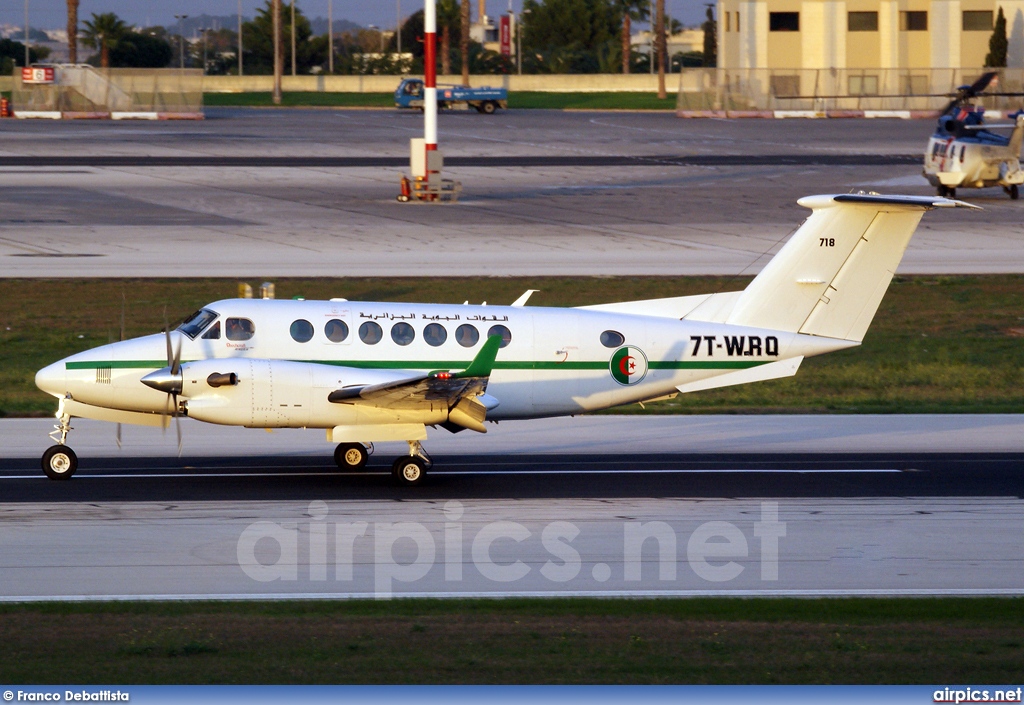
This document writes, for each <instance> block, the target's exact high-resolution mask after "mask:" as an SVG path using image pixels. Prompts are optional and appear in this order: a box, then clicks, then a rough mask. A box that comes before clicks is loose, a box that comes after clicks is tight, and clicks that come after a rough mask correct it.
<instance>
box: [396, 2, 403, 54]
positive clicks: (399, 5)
mask: <svg viewBox="0 0 1024 705" xmlns="http://www.w3.org/2000/svg"><path fill="white" fill-rule="evenodd" d="M395 17H396V20H395V22H396V24H395V27H396V29H395V41H396V42H398V44H397V47H398V61H399V62H401V61H402V0H395Z"/></svg>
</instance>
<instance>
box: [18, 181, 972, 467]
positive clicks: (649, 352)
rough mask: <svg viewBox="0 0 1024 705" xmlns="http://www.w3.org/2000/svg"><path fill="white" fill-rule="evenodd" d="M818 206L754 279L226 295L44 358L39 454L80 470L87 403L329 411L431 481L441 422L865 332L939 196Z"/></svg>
mask: <svg viewBox="0 0 1024 705" xmlns="http://www.w3.org/2000/svg"><path fill="white" fill-rule="evenodd" d="M799 203H800V204H801V205H803V206H805V207H807V208H810V209H811V210H812V213H811V215H810V217H809V218H808V219H807V220H806V221H805V222H804V223H803V225H802V226H801V227H800V229H799V230H798V231H797V232H796V233H795V234H794V235H793V237H792V238H790V240H789V242H788V243H786V245H785V246H784V247H783V248H782V249H781V250H780V251H779V253H778V254H777V255H776V256H775V257H774V258H773V259H772V260H771V261H770V262H769V263H768V265H767V266H766V267H765V268H764V270H763V271H762V272H761V273H760V274H759V275H757V277H756V278H755V279H754V280H753V281H752V282H751V283H750V285H749V286H748V287H747V288H746V289H745V290H743V291H735V292H729V293H718V294H706V295H700V296H683V297H677V298H667V299H652V300H647V301H628V302H624V303H613V304H603V305H598V306H583V307H580V308H569V309H562V308H542V307H529V308H527V307H525V306H524V304H525V300H526V298H527V295H528V294H529V292H528V294H527V295H524V296H523V297H521V298H520V300H519V301H517V302H516V303H514V304H512V305H511V306H486V305H485V306H470V305H461V306H459V305H447V304H405V303H370V302H355V301H346V300H344V299H336V300H330V301H297V300H293V301H283V300H261V299H226V300H223V301H217V302H214V303H211V304H209V305H208V306H205V307H204V308H203V309H201V310H200V311H197V312H196V313H194V314H193V315H191V316H189V317H188V318H187V319H186V320H185V322H184V323H182V324H181V325H180V326H179V327H178V328H177V329H176V330H175V331H173V332H165V333H164V334H158V335H150V336H146V337H142V338H136V339H134V340H127V341H124V342H120V343H113V344H110V345H104V346H102V347H98V348H94V349H92V350H87V351H85V352H82V353H79V354H77V355H72V356H71V357H68V358H65V359H63V360H61V361H60V362H57V363H54V364H52V365H50V366H49V367H46V368H44V369H42V370H40V371H39V373H38V374H37V375H36V384H37V385H38V386H39V388H40V389H42V390H44V391H46V392H48V393H50V394H52V395H53V396H55V397H57V398H58V399H59V400H60V401H59V404H58V409H57V419H58V422H59V423H58V424H57V426H56V427H55V430H54V432H53V433H52V434H51V437H53V438H54V440H55V441H57V442H58V445H55V446H52V447H51V448H49V449H48V450H47V451H46V452H45V453H44V454H43V458H42V466H43V470H44V471H45V472H46V474H47V475H48V476H49V477H50V478H51V479H54V480H67V479H69V478H70V477H71V475H72V474H74V472H75V469H76V468H77V466H78V459H77V457H76V456H75V453H74V451H72V450H71V448H69V447H68V446H67V445H66V442H67V436H68V431H69V430H70V429H71V426H70V422H71V419H72V418H73V417H82V418H89V419H100V420H104V421H112V422H116V423H130V424H144V425H152V426H160V425H166V423H167V419H168V416H171V415H175V416H189V417H191V418H193V419H197V420H199V421H206V422H209V423H215V424H227V425H237V426H245V427H255V428H307V427H312V428H323V429H326V430H327V440H328V441H330V442H334V443H338V444H339V445H338V446H337V449H336V451H335V454H334V457H335V460H336V462H337V464H338V466H339V467H341V468H343V469H345V468H348V469H355V468H359V467H362V466H363V465H364V464H365V463H366V460H367V456H368V454H369V452H370V449H371V448H372V446H371V445H370V444H372V443H374V442H380V441H406V442H408V444H409V454H408V455H405V456H402V457H400V458H398V460H396V461H395V463H394V465H393V467H392V472H393V475H394V477H395V479H396V480H397V481H398V482H399V483H402V484H409V485H414V484H417V483H419V482H421V481H422V480H423V478H424V477H425V475H426V472H427V470H428V469H429V468H430V465H431V462H430V458H429V456H428V455H427V454H426V453H425V452H424V450H423V448H422V446H421V445H420V441H422V440H424V439H425V438H426V437H427V430H426V429H427V426H431V427H438V426H440V427H442V428H445V429H447V430H449V431H452V432H458V431H462V430H464V429H471V430H473V431H478V432H481V433H483V432H486V430H487V429H486V426H485V423H486V422H489V421H504V420H511V419H530V418H538V417H548V416H562V415H568V414H579V413H583V412H587V411H596V410H598V409H607V408H609V407H613V406H618V405H620V404H629V403H633V402H643V401H648V400H653V399H657V398H661V397H665V396H667V395H674V394H677V393H679V392H693V391H699V390H703V389H712V388H715V387H724V386H729V385H734V384H742V383H746V382H756V381H759V380H767V379H774V378H778V377H788V376H790V375H793V374H795V373H796V371H797V368H798V367H799V366H800V362H801V361H802V360H803V359H804V358H805V357H810V356H812V355H821V354H822V353H827V352H832V351H834V350H842V349H844V348H849V347H853V346H856V345H858V344H860V342H861V341H862V340H863V338H864V333H865V332H866V331H867V328H868V325H869V324H870V323H871V319H872V318H873V317H874V314H875V311H876V310H877V309H878V305H879V303H880V302H881V300H882V296H883V295H884V293H885V290H886V288H887V287H888V284H889V281H890V280H891V278H892V276H893V273H894V272H895V271H896V267H897V265H898V264H899V262H900V259H901V258H902V256H903V252H904V250H905V249H906V247H907V244H908V243H909V241H910V238H911V236H912V235H913V233H914V230H915V229H916V228H917V224H918V222H919V221H920V219H921V216H922V214H923V212H924V211H926V210H929V209H931V208H947V207H957V206H967V207H973V206H969V205H968V204H966V203H963V202H960V201H954V200H950V199H945V198H937V197H914V196H880V195H877V194H847V195H838V196H811V197H808V198H804V199H801V200H800V201H799Z"/></svg>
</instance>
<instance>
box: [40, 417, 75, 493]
mask: <svg viewBox="0 0 1024 705" xmlns="http://www.w3.org/2000/svg"><path fill="white" fill-rule="evenodd" d="M57 421H58V423H57V424H55V425H54V427H53V430H52V431H51V432H50V438H52V439H53V441H54V442H55V443H56V444H57V445H53V446H50V447H49V448H47V449H46V451H45V452H44V453H43V457H42V466H43V472H44V473H46V476H47V477H48V478H50V479H51V480H70V479H71V476H72V475H74V474H75V470H77V469H78V456H77V455H75V451H73V450H71V449H70V448H69V447H68V446H67V445H66V444H67V440H68V431H70V430H71V417H70V416H69V415H68V414H67V413H65V411H64V400H63V399H61V402H60V405H59V406H58V407H57Z"/></svg>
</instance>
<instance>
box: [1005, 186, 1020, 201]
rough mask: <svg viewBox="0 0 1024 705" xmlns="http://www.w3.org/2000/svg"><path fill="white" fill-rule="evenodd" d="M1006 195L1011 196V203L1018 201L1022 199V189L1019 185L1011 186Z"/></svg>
mask: <svg viewBox="0 0 1024 705" xmlns="http://www.w3.org/2000/svg"><path fill="white" fill-rule="evenodd" d="M1006 193H1008V194H1009V195H1010V200H1011V201H1016V200H1017V199H1018V198H1020V188H1019V187H1018V186H1017V184H1010V188H1008V189H1006Z"/></svg>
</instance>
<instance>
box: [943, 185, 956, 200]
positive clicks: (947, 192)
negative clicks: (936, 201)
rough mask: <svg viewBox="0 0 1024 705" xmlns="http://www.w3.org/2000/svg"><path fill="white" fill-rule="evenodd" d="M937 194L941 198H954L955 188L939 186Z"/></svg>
mask: <svg viewBox="0 0 1024 705" xmlns="http://www.w3.org/2000/svg"><path fill="white" fill-rule="evenodd" d="M939 195H940V196H942V197H943V198H956V189H955V188H951V187H949V186H939Z"/></svg>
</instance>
